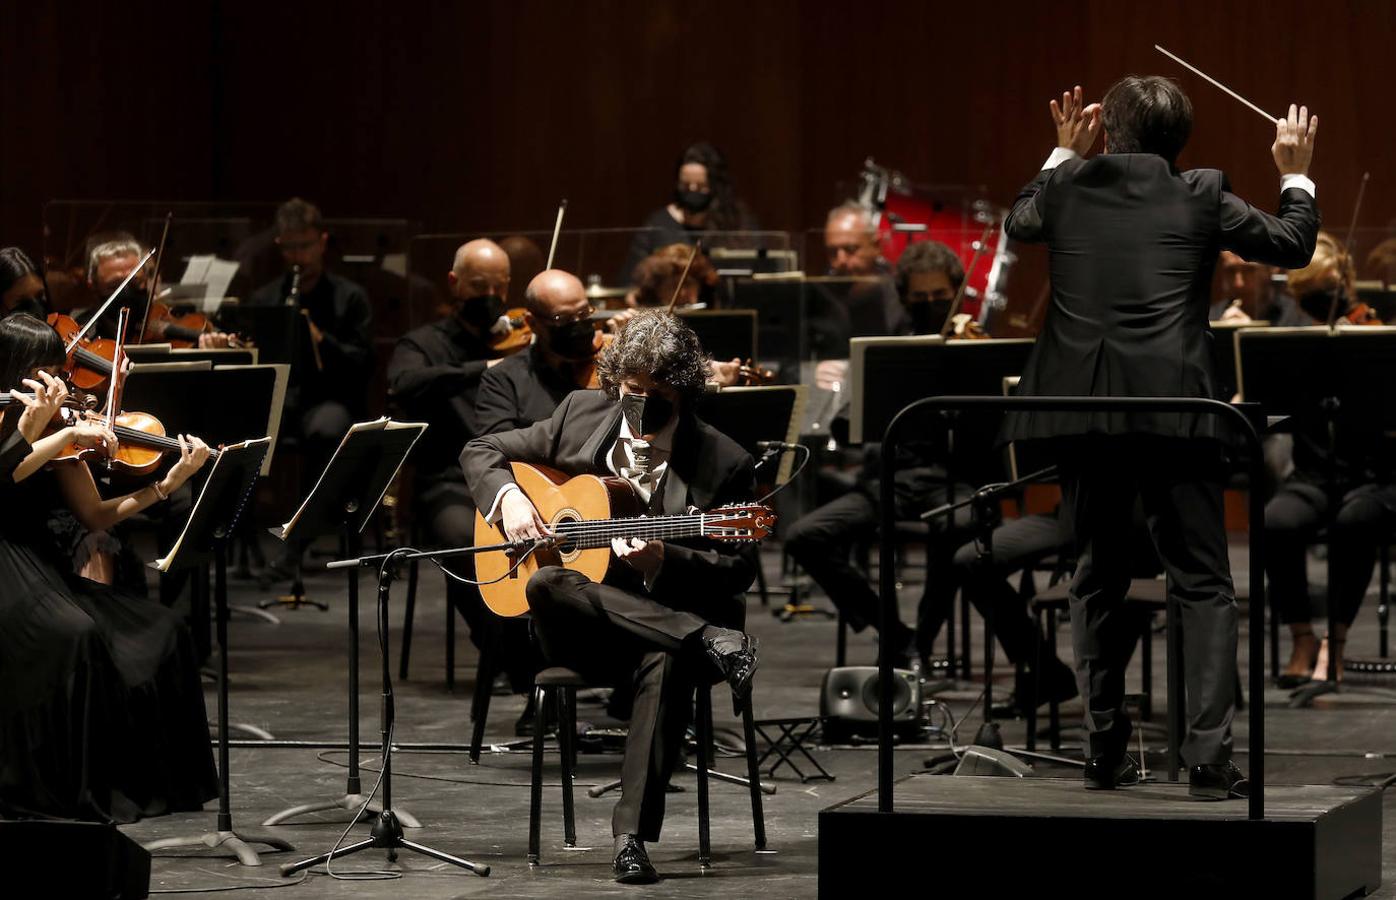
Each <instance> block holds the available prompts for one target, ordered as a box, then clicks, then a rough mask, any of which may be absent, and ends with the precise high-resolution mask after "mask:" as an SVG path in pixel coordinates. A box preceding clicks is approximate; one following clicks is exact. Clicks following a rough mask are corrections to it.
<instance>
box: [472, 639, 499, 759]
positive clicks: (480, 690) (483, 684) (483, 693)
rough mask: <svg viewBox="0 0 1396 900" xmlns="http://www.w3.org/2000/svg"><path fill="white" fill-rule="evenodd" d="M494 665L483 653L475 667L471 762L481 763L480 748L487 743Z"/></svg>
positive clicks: (488, 656) (486, 654)
mask: <svg viewBox="0 0 1396 900" xmlns="http://www.w3.org/2000/svg"><path fill="white" fill-rule="evenodd" d="M493 688H494V665H493V664H492V660H491V659H490V654H488V653H483V652H482V653H481V654H480V662H479V664H478V665H477V666H476V667H475V696H473V697H471V698H470V721H471V729H470V761H471V762H472V763H476V764H478V763H479V762H480V748H481V747H482V746H483V745H484V743H485V722H486V721H487V720H488V719H489V715H490V695H491V694H492V693H494V691H493Z"/></svg>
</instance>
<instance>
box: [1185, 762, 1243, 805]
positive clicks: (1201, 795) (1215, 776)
mask: <svg viewBox="0 0 1396 900" xmlns="http://www.w3.org/2000/svg"><path fill="white" fill-rule="evenodd" d="M1250 795H1251V783H1250V782H1249V781H1247V780H1246V776H1245V775H1243V774H1241V770H1240V769H1238V768H1237V767H1236V763H1234V762H1225V763H1220V764H1217V765H1210V766H1193V767H1192V768H1191V769H1189V770H1188V796H1189V797H1196V798H1197V799H1199V800H1228V799H1231V798H1233V797H1236V798H1243V797H1249V796H1250Z"/></svg>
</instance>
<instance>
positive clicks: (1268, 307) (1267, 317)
mask: <svg viewBox="0 0 1396 900" xmlns="http://www.w3.org/2000/svg"><path fill="white" fill-rule="evenodd" d="M1279 271H1280V270H1279V269H1276V268H1275V267H1274V266H1265V265H1261V264H1260V263H1253V262H1247V261H1246V260H1244V259H1242V258H1241V257H1239V256H1237V255H1236V254H1235V253H1232V252H1231V251H1230V250H1223V251H1222V252H1221V253H1220V254H1219V255H1218V257H1217V282H1216V289H1215V290H1214V292H1213V294H1212V307H1211V310H1210V311H1209V312H1208V314H1207V317H1208V318H1209V319H1211V320H1212V321H1213V322H1218V321H1220V322H1237V323H1240V324H1247V323H1249V322H1253V321H1256V320H1260V321H1263V322H1268V323H1269V324H1270V325H1273V326H1275V327H1277V328H1291V327H1294V326H1296V325H1312V324H1313V320H1312V319H1311V318H1309V316H1307V315H1305V314H1304V312H1303V310H1301V309H1300V308H1299V305H1298V304H1297V303H1295V301H1294V296H1293V295H1292V294H1291V293H1290V292H1289V289H1288V285H1286V284H1281V283H1279V282H1277V281H1276V280H1275V274H1276V273H1277V272H1279Z"/></svg>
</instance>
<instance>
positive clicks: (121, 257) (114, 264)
mask: <svg viewBox="0 0 1396 900" xmlns="http://www.w3.org/2000/svg"><path fill="white" fill-rule="evenodd" d="M145 252H146V250H145V248H144V247H142V246H141V244H140V242H139V241H137V240H136V239H135V238H134V237H133V236H131V235H130V234H127V233H125V232H118V233H116V234H114V235H111V236H109V237H108V239H107V240H104V241H102V242H101V243H99V244H96V245H95V246H94V247H93V248H92V249H91V251H89V253H88V256H87V286H88V288H89V289H90V290H91V291H92V293H93V294H94V296H95V297H96V298H97V300H98V301H99V302H100V301H103V300H106V298H107V297H109V296H111V293H112V292H113V291H115V290H116V289H117V288H118V287H120V285H121V282H123V281H125V280H126V276H128V275H130V274H131V270H132V269H134V268H135V267H136V266H137V265H139V264H140V261H141V257H142V256H144V255H145ZM148 271H149V270H148V269H142V270H141V271H139V272H137V273H136V277H135V278H133V279H131V283H130V284H128V285H126V287H124V288H122V290H121V296H120V297H119V298H118V299H117V300H116V301H115V303H113V304H112V306H111V307H109V308H108V310H107V312H106V313H105V314H104V315H103V316H102V319H101V321H99V322H98V323H97V325H96V326H95V328H94V329H93V330H94V331H95V332H96V333H97V334H98V335H100V336H102V337H107V338H114V337H116V310H117V309H118V308H119V307H123V306H124V307H127V308H128V309H130V310H131V322H132V329H131V330H132V332H133V333H131V334H128V335H127V336H126V340H127V341H128V342H129V343H132V344H137V343H143V342H145V343H161V342H164V341H174V340H179V341H189V342H191V343H194V344H196V345H197V346H199V347H200V348H219V347H226V346H228V342H229V340H230V335H228V334H226V333H224V332H221V331H202V332H199V331H193V330H191V329H188V328H185V327H183V326H180V325H176V324H174V323H173V322H171V321H169V320H168V319H166V318H162V317H161V316H158V315H156V314H155V312H154V310H153V309H152V311H151V313H150V315H148V316H147V307H149V306H150V302H151V301H150V291H149V285H150V277H149V275H148V274H147V273H148ZM96 309H97V307H93V308H92V310H91V311H90V312H89V313H88V314H89V315H90V314H91V313H95V312H96ZM79 321H82V322H84V323H85V322H86V319H85V318H83V317H81V316H80V317H79ZM141 322H145V323H146V326H145V335H144V340H143V339H142V336H141V335H138V334H135V333H134V332H135V331H136V329H138V328H140V323H141Z"/></svg>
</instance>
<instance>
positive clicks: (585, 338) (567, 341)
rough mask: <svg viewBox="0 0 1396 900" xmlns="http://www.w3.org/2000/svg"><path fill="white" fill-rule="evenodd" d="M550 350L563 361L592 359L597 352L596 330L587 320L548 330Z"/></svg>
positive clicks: (555, 326)
mask: <svg viewBox="0 0 1396 900" xmlns="http://www.w3.org/2000/svg"><path fill="white" fill-rule="evenodd" d="M548 349H549V350H551V351H552V352H553V353H556V354H557V355H558V356H560V357H562V358H563V359H573V360H581V359H590V358H591V357H592V354H593V353H594V352H595V350H596V329H595V328H594V327H592V324H591V322H590V321H588V320H586V319H583V320H582V321H580V322H568V323H567V324H566V325H554V326H552V327H550V328H549V329H548Z"/></svg>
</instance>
